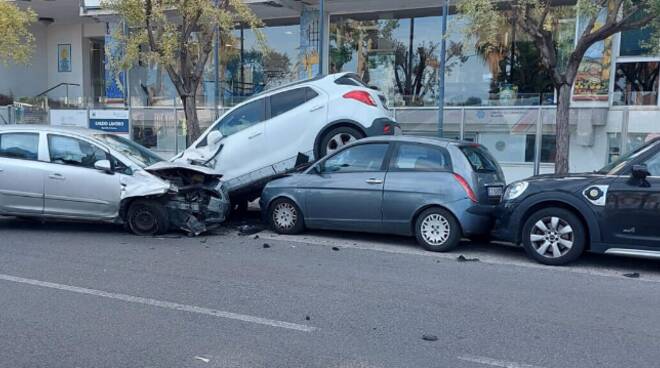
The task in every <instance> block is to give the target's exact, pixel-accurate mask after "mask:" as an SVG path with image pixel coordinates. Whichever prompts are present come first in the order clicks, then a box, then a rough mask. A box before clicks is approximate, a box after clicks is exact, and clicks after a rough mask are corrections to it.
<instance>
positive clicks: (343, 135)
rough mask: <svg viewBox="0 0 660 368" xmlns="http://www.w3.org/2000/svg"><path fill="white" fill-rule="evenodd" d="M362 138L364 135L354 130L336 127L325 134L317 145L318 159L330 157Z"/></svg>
mask: <svg viewBox="0 0 660 368" xmlns="http://www.w3.org/2000/svg"><path fill="white" fill-rule="evenodd" d="M361 138H364V134H362V133H361V132H360V131H358V130H357V129H355V128H351V127H338V128H334V129H332V130H330V131H329V132H327V133H326V134H325V135H324V136H323V138H322V139H321V143H320V145H319V158H321V157H324V156H327V155H331V154H333V153H335V152H337V151H338V150H340V149H341V148H343V147H344V146H346V145H347V144H350V143H353V142H355V141H357V140H358V139H361Z"/></svg>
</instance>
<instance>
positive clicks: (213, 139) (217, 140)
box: [206, 130, 222, 146]
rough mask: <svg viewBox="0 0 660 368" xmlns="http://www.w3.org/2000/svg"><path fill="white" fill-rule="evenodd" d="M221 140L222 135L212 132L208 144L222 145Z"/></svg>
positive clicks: (207, 138) (215, 131)
mask: <svg viewBox="0 0 660 368" xmlns="http://www.w3.org/2000/svg"><path fill="white" fill-rule="evenodd" d="M220 140H222V133H220V132H219V131H217V130H213V131H211V133H209V135H208V136H207V137H206V141H207V142H208V144H209V145H212V146H215V145H216V144H218V143H220Z"/></svg>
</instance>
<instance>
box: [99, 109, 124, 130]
mask: <svg viewBox="0 0 660 368" xmlns="http://www.w3.org/2000/svg"><path fill="white" fill-rule="evenodd" d="M128 121H129V116H128V110H90V112H89V127H90V129H96V130H102V131H104V132H109V133H128Z"/></svg>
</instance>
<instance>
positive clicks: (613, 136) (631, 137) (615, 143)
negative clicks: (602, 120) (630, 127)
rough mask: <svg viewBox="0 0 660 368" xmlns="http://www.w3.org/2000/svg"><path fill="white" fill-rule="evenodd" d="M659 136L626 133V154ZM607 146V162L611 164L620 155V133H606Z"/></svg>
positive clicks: (656, 134)
mask: <svg viewBox="0 0 660 368" xmlns="http://www.w3.org/2000/svg"><path fill="white" fill-rule="evenodd" d="M659 136H660V134H658V133H628V140H627V142H626V152H632V151H634V150H636V149H638V148H639V147H641V146H643V145H644V144H645V143H647V142H649V141H651V140H652V139H654V138H657V137H659ZM607 146H608V149H607V162H608V163H611V162H614V161H616V160H618V159H619V158H620V157H621V155H622V152H621V133H608V134H607Z"/></svg>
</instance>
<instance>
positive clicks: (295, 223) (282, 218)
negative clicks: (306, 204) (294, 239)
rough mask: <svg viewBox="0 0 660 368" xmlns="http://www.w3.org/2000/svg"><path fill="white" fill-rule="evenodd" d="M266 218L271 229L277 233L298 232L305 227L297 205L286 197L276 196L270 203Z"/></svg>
mask: <svg viewBox="0 0 660 368" xmlns="http://www.w3.org/2000/svg"><path fill="white" fill-rule="evenodd" d="M268 218H269V219H270V225H271V227H272V228H273V230H274V231H275V232H277V233H279V234H298V233H300V232H302V231H303V230H304V228H305V222H304V220H303V215H302V212H301V211H300V209H299V208H298V206H297V205H296V204H295V202H293V201H292V200H290V199H288V198H278V199H276V200H275V201H273V203H272V204H271V205H270V207H269V210H268Z"/></svg>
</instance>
